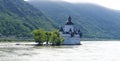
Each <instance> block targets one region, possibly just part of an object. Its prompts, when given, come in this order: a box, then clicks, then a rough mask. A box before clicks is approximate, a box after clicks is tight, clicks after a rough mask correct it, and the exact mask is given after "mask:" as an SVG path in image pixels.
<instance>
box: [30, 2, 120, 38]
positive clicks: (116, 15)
mask: <svg viewBox="0 0 120 61" xmlns="http://www.w3.org/2000/svg"><path fill="white" fill-rule="evenodd" d="M29 3H30V4H32V5H34V6H35V7H36V8H38V9H40V10H41V11H42V12H44V14H45V15H47V16H48V17H51V18H52V19H53V20H54V21H55V22H56V23H58V24H59V25H63V24H64V23H65V22H66V20H67V17H68V16H69V15H70V16H72V18H73V19H72V21H73V22H74V23H75V24H76V25H75V26H76V27H77V28H80V29H81V31H82V32H83V34H84V36H83V37H89V38H109V39H120V36H119V35H120V12H119V11H115V10H111V9H108V8H105V7H101V6H99V5H94V4H81V3H80V4H72V3H67V2H63V1H61V2H60V1H59V2H57V1H48V0H47V1H43V0H42V1H41V0H39V1H37V0H34V1H29Z"/></svg>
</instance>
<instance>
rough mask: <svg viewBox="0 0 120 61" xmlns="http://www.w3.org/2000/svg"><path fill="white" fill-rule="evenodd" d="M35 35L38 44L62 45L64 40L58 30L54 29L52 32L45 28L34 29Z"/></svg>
mask: <svg viewBox="0 0 120 61" xmlns="http://www.w3.org/2000/svg"><path fill="white" fill-rule="evenodd" d="M33 35H34V40H35V42H37V43H38V46H41V45H61V44H62V43H63V41H64V39H63V38H62V37H61V36H60V33H59V32H58V31H57V30H54V31H52V32H50V31H45V30H44V29H39V30H34V31H33Z"/></svg>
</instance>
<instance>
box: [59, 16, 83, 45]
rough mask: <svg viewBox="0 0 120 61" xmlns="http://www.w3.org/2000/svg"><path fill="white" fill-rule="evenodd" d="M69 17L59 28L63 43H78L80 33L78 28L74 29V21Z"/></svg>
mask: <svg viewBox="0 0 120 61" xmlns="http://www.w3.org/2000/svg"><path fill="white" fill-rule="evenodd" d="M71 19H72V18H71V17H70V16H69V18H68V20H67V22H66V24H65V26H64V27H61V28H60V29H59V32H60V34H61V36H62V37H63V38H64V43H63V44H64V45H80V44H81V43H80V38H81V36H82V33H81V31H80V30H76V29H75V28H74V23H72V21H71Z"/></svg>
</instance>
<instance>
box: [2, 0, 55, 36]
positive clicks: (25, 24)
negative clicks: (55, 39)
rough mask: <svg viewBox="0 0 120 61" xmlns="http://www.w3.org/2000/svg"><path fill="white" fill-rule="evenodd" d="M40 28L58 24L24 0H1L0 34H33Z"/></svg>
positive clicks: (52, 26) (51, 27)
mask: <svg viewBox="0 0 120 61" xmlns="http://www.w3.org/2000/svg"><path fill="white" fill-rule="evenodd" d="M39 28H45V29H46V30H51V29H53V28H56V24H55V23H54V22H53V21H52V20H51V19H49V18H47V17H46V16H45V15H44V14H43V13H42V12H41V11H40V10H38V9H36V8H34V7H33V6H32V5H30V4H28V3H27V2H25V1H23V0H0V36H17V37H18V36H19V37H26V36H31V32H32V31H33V30H34V29H39Z"/></svg>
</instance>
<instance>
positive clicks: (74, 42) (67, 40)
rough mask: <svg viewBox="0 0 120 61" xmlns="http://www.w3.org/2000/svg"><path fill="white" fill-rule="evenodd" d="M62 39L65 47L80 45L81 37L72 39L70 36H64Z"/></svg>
mask: <svg viewBox="0 0 120 61" xmlns="http://www.w3.org/2000/svg"><path fill="white" fill-rule="evenodd" d="M62 37H63V38H64V42H63V44H64V45H80V37H79V35H75V36H74V37H71V36H70V34H62Z"/></svg>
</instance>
